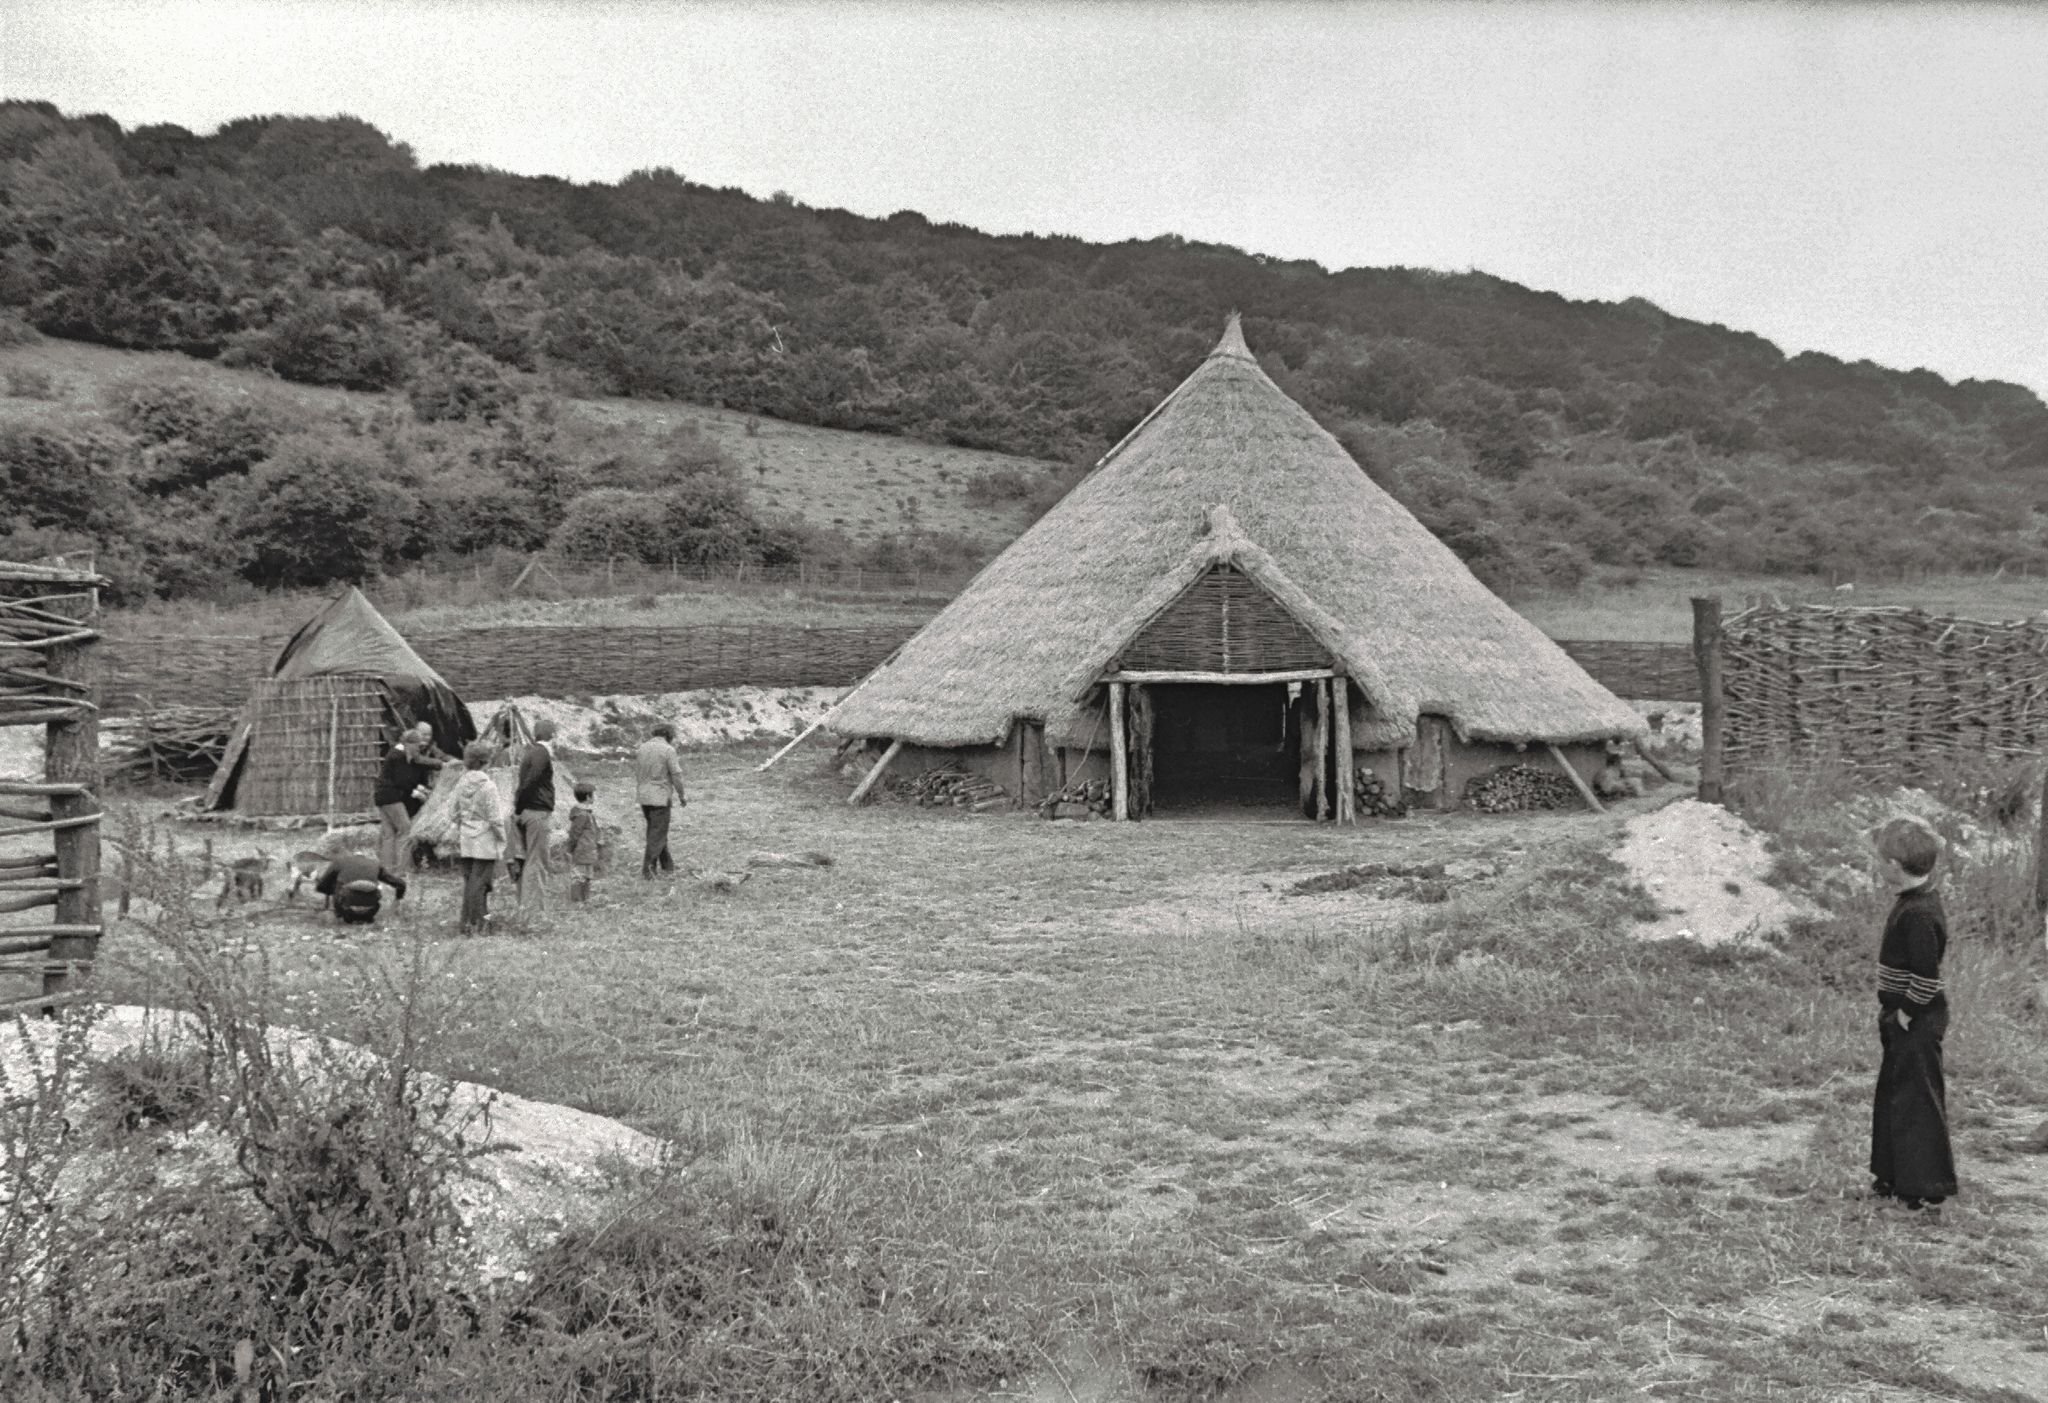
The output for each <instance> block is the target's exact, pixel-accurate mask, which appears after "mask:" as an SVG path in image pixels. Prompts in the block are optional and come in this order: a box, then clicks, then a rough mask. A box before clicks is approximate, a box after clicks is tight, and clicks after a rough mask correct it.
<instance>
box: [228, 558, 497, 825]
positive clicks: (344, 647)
mask: <svg viewBox="0 0 2048 1403" xmlns="http://www.w3.org/2000/svg"><path fill="white" fill-rule="evenodd" d="M419 721H425V722H427V723H428V724H429V725H431V726H432V727H433V728H434V743H435V744H436V745H438V746H439V747H440V748H441V749H442V750H444V751H446V752H448V753H449V754H451V755H460V754H461V753H462V747H463V746H464V745H465V744H467V743H468V742H469V741H471V740H474V739H475V738H476V734H477V730H476V722H475V721H474V720H472V719H471V717H470V714H469V708H468V707H467V706H465V705H464V704H463V701H462V698H460V697H458V696H456V695H455V690H454V689H453V688H452V687H450V686H449V685H448V684H447V683H446V682H444V681H442V679H441V674H439V673H438V672H436V671H434V669H433V668H431V667H429V666H427V664H426V663H425V662H424V661H423V660H422V659H421V658H420V655H419V654H418V653H415V652H414V651H413V650H412V646H411V645H410V644H408V643H407V642H406V641H405V639H404V638H402V637H401V636H400V635H399V632H398V630H397V629H395V628H393V627H392V626H391V624H390V622H389V621H388V620H387V619H385V617H384V616H383V615H382V614H380V613H378V612H377V608H376V606H375V605H373V604H372V603H370V601H369V600H367V599H365V598H364V597H363V593H362V591H361V590H358V589H355V588H350V589H349V590H348V591H347V592H346V593H345V594H343V595H341V596H340V597H339V598H337V599H336V600H335V601H334V602H333V603H332V604H330V605H328V606H327V607H326V608H325V609H323V610H321V611H320V612H319V613H318V614H316V615H315V616H314V617H313V618H312V619H311V620H309V621H308V622H307V623H306V624H305V625H304V626H303V627H302V628H300V629H299V631H298V632H297V633H295V634H293V635H292V636H291V638H290V639H289V640H287V641H286V643H285V645H284V647H283V648H282V649H281V650H279V652H278V655H277V660H276V662H274V663H272V664H271V668H270V676H269V677H267V678H265V679H264V680H263V681H261V682H259V683H257V684H256V689H255V691H254V692H253V693H252V694H251V695H250V698H249V703H248V705H247V706H246V707H244V708H243V711H242V716H241V719H240V720H239V721H238V722H237V723H236V725H235V729H234V733H233V735H231V736H230V737H229V739H228V748H227V752H226V754H225V755H224V756H223V757H222V759H221V764H220V768H219V770H217V771H216V772H215V773H214V777H213V784H212V785H211V786H210V787H209V788H208V789H207V792H206V798H205V801H204V803H203V808H205V809H207V810H221V809H232V810H234V811H235V812H237V813H243V814H250V815H264V816H288V815H289V816H300V815H315V814H319V815H327V816H335V815H341V814H360V813H363V812H366V811H368V810H369V809H370V808H371V807H372V805H371V802H370V796H371V792H372V791H373V790H374V789H375V788H376V783H377V770H378V766H379V765H380V764H381V763H382V760H383V756H384V752H385V751H386V750H387V749H388V748H389V747H390V745H391V743H392V742H393V741H394V740H395V739H396V738H397V736H398V733H399V732H400V731H401V730H403V729H404V728H405V727H407V726H410V725H413V724H415V723H416V722H419Z"/></svg>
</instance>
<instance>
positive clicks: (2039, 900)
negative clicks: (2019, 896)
mask: <svg viewBox="0 0 2048 1403" xmlns="http://www.w3.org/2000/svg"><path fill="white" fill-rule="evenodd" d="M2036 833H2037V836H2036V837H2035V839H2034V909H2035V910H2036V911H2039V912H2041V913H2043V914H2044V915H2048V772H2044V774H2043V779H2042V785H2041V813H2040V819H2039V826H2038V828H2037V830H2036ZM2043 938H2044V939H2048V931H2044V936H2043Z"/></svg>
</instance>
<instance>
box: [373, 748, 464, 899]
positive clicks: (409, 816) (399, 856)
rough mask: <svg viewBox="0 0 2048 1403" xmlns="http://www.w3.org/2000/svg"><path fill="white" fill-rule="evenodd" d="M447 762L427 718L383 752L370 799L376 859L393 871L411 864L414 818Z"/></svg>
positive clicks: (401, 869) (398, 870) (403, 868)
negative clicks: (374, 818) (374, 810)
mask: <svg viewBox="0 0 2048 1403" xmlns="http://www.w3.org/2000/svg"><path fill="white" fill-rule="evenodd" d="M445 763H447V762H446V761H445V760H444V759H442V758H441V756H440V755H439V753H438V752H437V751H435V749H434V728H433V727H432V726H431V725H429V724H428V723H427V722H425V721H422V722H420V723H419V724H417V725H415V726H414V727H413V728H412V729H411V730H408V731H404V732H402V733H401V734H400V735H399V737H398V739H397V740H395V741H393V742H392V743H391V749H389V750H387V751H385V752H384V763H383V765H382V766H381V767H380V768H379V769H378V771H377V788H376V790H375V792H374V793H372V794H371V796H370V802H371V803H373V804H375V805H376V806H377V860H378V861H379V862H381V863H383V864H384V866H385V867H386V868H387V869H389V870H390V871H393V872H402V871H404V870H405V869H406V867H407V866H408V865H409V864H408V861H407V860H408V859H409V858H410V857H411V856H412V821H413V818H414V817H415V816H416V815H418V813H419V811H420V807H421V806H422V805H423V804H425V803H426V799H427V786H428V785H429V784H431V783H433V779H434V771H436V770H438V769H440V768H441V766H442V765H444V764H445Z"/></svg>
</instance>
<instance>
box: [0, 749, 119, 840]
mask: <svg viewBox="0 0 2048 1403" xmlns="http://www.w3.org/2000/svg"><path fill="white" fill-rule="evenodd" d="M95 729H97V728H95ZM77 802H78V801H77V800H75V799H73V800H57V801H55V802H53V803H52V805H51V807H52V808H55V807H56V804H57V803H72V804H75V803H77ZM99 821H100V816H99V811H98V810H97V809H94V811H93V812H91V813H89V814H73V815H71V816H70V817H68V818H52V819H48V820H46V821H44V822H42V823H24V824H20V825H18V826H16V827H13V828H0V838H25V837H27V836H28V835H29V834H31V833H60V832H62V831H63V830H65V829H67V828H93V827H97V826H98V825H99Z"/></svg>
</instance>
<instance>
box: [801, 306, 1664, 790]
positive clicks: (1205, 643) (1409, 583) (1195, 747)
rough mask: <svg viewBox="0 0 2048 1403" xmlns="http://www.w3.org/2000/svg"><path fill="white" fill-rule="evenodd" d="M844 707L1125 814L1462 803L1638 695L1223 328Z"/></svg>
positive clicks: (892, 746) (1622, 735) (858, 721)
mask: <svg viewBox="0 0 2048 1403" xmlns="http://www.w3.org/2000/svg"><path fill="white" fill-rule="evenodd" d="M825 725H826V726H827V727H828V728H829V729H831V730H833V731H835V732H836V733H838V734H839V735H841V736H844V737H847V738H851V739H855V740H861V741H865V742H866V743H867V744H866V748H867V749H868V750H869V751H881V752H882V758H881V760H880V761H879V762H878V763H881V764H886V765H892V766H893V767H894V769H895V772H896V773H898V774H900V775H915V774H917V773H919V772H920V771H921V770H923V769H928V768H933V767H937V766H940V765H951V766H955V767H959V768H963V769H966V770H969V771H971V772H973V773H976V774H979V775H982V776H984V777H986V778H988V779H992V780H994V781H995V782H996V783H998V784H1000V785H1002V786H1003V788H1004V789H1005V790H1006V791H1007V792H1008V793H1009V794H1011V795H1012V796H1013V797H1014V798H1015V799H1016V800H1017V801H1018V802H1020V803H1024V804H1035V803H1037V802H1038V801H1039V800H1040V799H1041V798H1042V797H1044V796H1046V795H1049V794H1056V793H1059V792H1061V791H1062V790H1069V789H1071V787H1073V786H1075V785H1076V784H1078V783H1081V782H1084V781H1087V780H1090V779H1100V780H1106V781H1108V783H1109V785H1110V786H1111V787H1112V788H1113V789H1114V790H1115V792H1116V793H1117V795H1118V804H1117V811H1118V814H1119V816H1126V815H1127V816H1133V817H1135V816H1141V815H1145V814H1150V813H1161V814H1165V813H1169V812H1173V811H1176V810H1179V811H1183V812H1185V811H1197V810H1202V809H1206V808H1210V807H1213V806H1216V805H1219V804H1220V805H1226V806H1229V807H1232V808H1236V807H1240V806H1244V805H1272V806H1275V807H1280V806H1286V807H1289V808H1297V807H1298V808H1299V810H1301V811H1304V812H1307V813H1310V814H1313V815H1317V816H1321V817H1328V818H1339V819H1343V818H1348V817H1350V816H1352V814H1353V813H1354V811H1355V804H1356V800H1357V795H1358V793H1359V790H1360V787H1361V785H1362V784H1363V785H1364V786H1366V787H1367V788H1370V787H1372V784H1373V782H1375V781H1376V782H1377V785H1378V786H1380V787H1381V792H1387V793H1392V794H1396V795H1405V796H1406V797H1407V798H1408V800H1409V801H1410V802H1414V803H1420V804H1423V805H1425V806H1434V807H1443V808H1448V807H1453V806H1455V805H1456V804H1457V802H1458V800H1459V797H1460V796H1461V794H1462V793H1463V787H1464V785H1465V784H1466V783H1467V782H1468V781H1469V780H1470V779H1472V778H1474V777H1476V776H1478V775H1480V774H1483V773H1486V772H1487V771H1489V770H1491V769H1493V768H1495V767H1497V766H1500V765H1502V764H1507V763H1516V762H1523V763H1532V764H1540V765H1543V766H1546V767H1549V766H1556V765H1560V764H1569V766H1570V767H1571V768H1572V769H1573V770H1574V771H1576V772H1577V773H1578V775H1579V776H1580V778H1582V779H1591V778H1592V776H1593V775H1594V774H1595V773H1596V772H1597V771H1598V769H1599V768H1600V767H1601V765H1602V764H1603V763H1604V761H1605V758H1606V757H1605V752H1606V747H1607V744H1608V743H1609V742H1613V741H1621V740H1628V739H1634V738H1637V737H1639V736H1640V735H1641V734H1642V731H1643V723H1642V721H1641V719H1640V718H1639V717H1638V716H1637V715H1636V713H1635V711H1634V710H1633V709H1632V708H1631V707H1629V706H1628V705H1627V704H1626V703H1624V702H1623V701H1621V700H1620V699H1619V698H1617V697H1616V696H1614V695H1613V694H1612V693H1611V692H1609V691H1608V690H1607V689H1606V688H1604V687H1602V686H1601V685H1600V684H1599V683H1597V682H1595V681H1594V680H1593V679H1592V678H1591V677H1590V676H1588V675H1587V674H1586V673H1585V671H1584V670H1582V669H1581V668H1580V667H1579V666H1578V664H1577V663H1575V662H1573V661H1572V659H1571V658H1570V657H1568V656H1567V655H1566V654H1565V653H1564V651H1563V650H1562V649H1560V648H1559V647H1558V646H1557V645H1556V644H1555V643H1553V642H1552V641H1551V640H1550V639H1549V638H1547V637H1545V636H1544V634H1543V633H1542V632H1541V631H1540V630H1538V629H1537V628H1536V627H1535V626H1533V625H1532V624H1530V623H1529V622H1528V621H1527V620H1525V619H1523V618H1522V617H1521V616H1520V615H1519V614H1517V613H1516V612H1515V611H1514V610H1513V609H1511V608H1509V607H1508V606H1507V604H1505V603H1504V602H1503V601H1501V600H1500V599H1499V598H1498V597H1496V596H1495V595H1494V594H1493V593H1492V592H1491V591H1489V590H1488V589H1487V588H1486V587H1485V586H1484V585H1482V584H1481V583H1480V582H1479V581H1478V579H1476V578H1475V577H1474V576H1473V574H1472V572H1471V571H1470V570H1468V569H1466V568H1465V566H1464V564H1463V562H1461V561H1460V560H1459V559H1458V558H1457V556H1456V555H1454V554H1453V553H1452V552H1451V550H1450V548H1449V547H1447V546H1445V545H1444V544H1443V543H1442V542H1441V541H1439V540H1437V539H1436V537H1434V536H1433V535H1431V534H1430V532H1429V531H1428V529H1427V528H1425V527H1424V526H1423V525H1422V524H1421V523H1420V522H1419V521H1417V520H1416V519H1415V517H1414V516H1412V515H1411V514H1410V513H1409V512H1408V511H1407V509H1406V508H1404V507H1402V506H1401V505H1400V503H1398V502H1396V501H1395V500H1394V499H1393V498H1392V497H1391V496H1389V495H1388V494H1387V493H1386V492H1385V491H1384V490H1383V489H1381V488H1380V487H1379V486H1378V485H1377V484H1375V483H1374V482H1373V481H1372V480H1371V479H1370V478H1368V477H1367V476H1366V474H1365V473H1364V471H1363V470H1362V469H1360V467H1359V466H1358V464H1357V463H1356V462H1355V461H1354V460H1353V459H1352V458H1351V456H1350V455H1349V454H1348V453H1346V452H1345V451H1344V449H1343V447H1342V446H1341V445H1339V444H1338V442H1337V441H1336V439H1334V438H1333V437H1331V436H1330V434H1328V433H1327V432H1325V431H1324V430H1323V428H1322V427H1321V426H1320V425H1318V424H1317V423H1316V422H1315V420H1314V419H1313V418H1312V417H1311V416H1310V415H1309V413H1308V412H1307V411H1306V410H1304V409H1303V408H1302V407H1301V406H1300V405H1298V404H1296V403H1295V402H1294V401H1293V400H1291V399H1289V398H1288V397H1287V395H1286V394H1285V393H1284V392H1283V391H1282V390H1281V389H1280V387H1279V386H1278V385H1276V384H1274V383H1273V381H1272V380H1271V379H1270V378H1268V377H1267V375H1266V373H1265V372H1264V371H1263V370H1261V369H1260V367H1259V364H1258V361H1257V360H1256V359H1254V358H1253V355H1252V353H1251V351H1250V349H1249V348H1248V347H1247V346H1246V345H1245V341H1244V338H1243V335H1242V333H1241V332H1240V330H1239V327H1238V322H1237V318H1235V317H1232V318H1231V320H1230V324H1229V326H1228V328H1227V329H1226V331H1225V332H1224V335H1223V339H1222V340H1221V341H1220V342H1219V343H1218V344H1217V346H1216V349H1215V350H1214V351H1212V352H1211V353H1210V354H1209V356H1208V357H1207V358H1206V359H1205V360H1204V361H1203V362H1202V364H1201V365H1200V366H1199V367H1198V368H1197V369H1196V370H1195V371H1194V373H1193V374H1191V375H1190V376H1189V377H1188V378H1187V379H1186V380H1185V381H1184V382H1182V384H1181V385H1180V387H1179V388H1178V389H1176V390H1174V391H1173V393H1172V394H1170V395H1169V396H1167V398H1166V399H1165V400H1163V401H1161V403H1160V404H1159V405H1158V406H1157V407H1156V408H1155V409H1154V410H1153V411H1152V412H1151V413H1150V414H1149V415H1148V416H1146V418H1145V419H1143V420H1142V421H1140V423H1139V424H1138V426H1137V427H1136V428H1135V429H1133V430H1132V431H1131V432H1130V433H1129V434H1128V435H1126V436H1125V438H1124V439H1123V441H1122V442H1120V443H1119V444H1117V446H1116V447H1114V448H1113V449H1111V450H1110V451H1109V453H1107V454H1106V455H1104V457H1103V458H1102V460H1101V461H1100V462H1099V463H1097V464H1096V466H1095V468H1094V469H1093V470H1092V471H1091V472H1090V473H1089V475H1088V476H1087V477H1085V478H1083V479H1082V480H1081V482H1080V483H1079V484H1077V485H1076V486H1075V487H1074V489H1073V490H1072V491H1070V492H1069V493H1068V494H1067V495H1066V496H1065V497H1064V498H1062V499H1061V501H1060V502H1059V503H1058V504H1057V505H1056V506H1054V508H1053V509H1052V510H1051V511H1050V512H1048V513H1047V514H1046V515H1045V516H1044V517H1043V518H1042V519H1041V520H1039V521H1038V522H1037V524H1035V525H1034V526H1032V527H1031V528H1030V529H1029V530H1028V531H1026V532H1025V533H1024V534H1023V535H1022V536H1020V537H1019V538H1018V539H1017V540H1016V541H1015V542H1014V543H1012V544H1011V545H1010V547H1009V548H1008V549H1007V550H1005V551H1004V552H1003V553H1002V554H1001V555H999V556H997V557H996V559H995V560H993V561H991V562H990V563H989V564H988V566H987V567H986V568H985V569H984V570H982V572H981V573H980V574H979V575H977V576H976V577H975V579H974V580H973V581H972V582H971V583H970V584H969V585H968V586H967V588H966V589H965V590H963V591H962V592H961V594H960V595H959V596H958V597H957V598H956V599H954V600H953V602H952V603H951V604H950V605H948V606H947V608H946V609H945V610H944V611H943V612H941V613H940V614H939V615H938V616H937V617H936V618H934V619H933V620H932V621H931V622H930V623H929V624H928V625H926V626H925V628H924V629H923V630H922V631H920V632H919V633H918V634H917V635H916V636H915V637H913V638H912V639H910V640H909V642H907V643H906V644H904V646H903V647H902V648H901V649H900V650H899V651H898V653H897V654H896V655H895V657H894V658H893V659H892V660H891V661H890V662H888V663H886V664H885V665H884V666H882V667H881V668H879V669H877V670H876V671H875V672H874V673H872V674H870V675H869V677H867V678H866V679H864V680H863V682H862V683H861V684H860V685H859V686H858V687H856V688H855V689H854V690H853V691H851V692H850V693H848V695H847V696H846V697H845V698H844V699H842V700H841V701H840V703H839V704H838V705H837V706H836V707H835V708H834V709H833V711H832V712H831V713H830V714H829V715H828V716H827V717H826V719H825Z"/></svg>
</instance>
